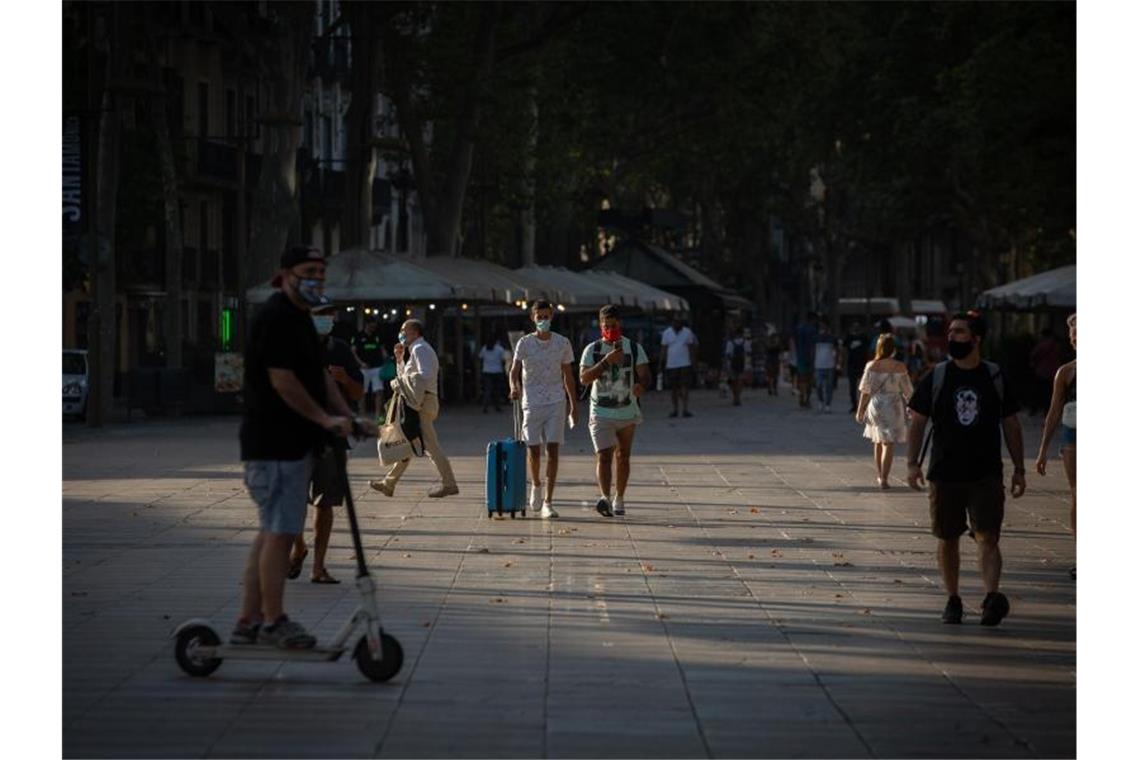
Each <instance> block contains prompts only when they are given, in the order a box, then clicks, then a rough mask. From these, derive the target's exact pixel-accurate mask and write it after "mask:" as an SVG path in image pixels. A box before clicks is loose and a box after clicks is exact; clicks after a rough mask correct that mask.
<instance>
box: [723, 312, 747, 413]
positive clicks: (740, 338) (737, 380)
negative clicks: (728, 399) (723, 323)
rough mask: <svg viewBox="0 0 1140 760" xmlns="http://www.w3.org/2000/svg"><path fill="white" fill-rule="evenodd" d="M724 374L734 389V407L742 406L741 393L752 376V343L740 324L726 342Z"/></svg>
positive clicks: (733, 329)
mask: <svg viewBox="0 0 1140 760" xmlns="http://www.w3.org/2000/svg"><path fill="white" fill-rule="evenodd" d="M724 373H725V376H726V377H727V378H728V385H729V387H730V388H731V389H732V405H733V406H740V404H741V401H740V393H741V391H742V390H743V388H744V384H745V383H746V382H747V381H748V379H749V378H750V377H751V375H752V341H750V340H748V339H747V338H746V337H745V336H744V328H743V327H742V326H741V325H739V324H738V325H736V326H734V327H733V328H732V333H731V335H730V336H729V338H728V339H727V340H726V341H725V342H724Z"/></svg>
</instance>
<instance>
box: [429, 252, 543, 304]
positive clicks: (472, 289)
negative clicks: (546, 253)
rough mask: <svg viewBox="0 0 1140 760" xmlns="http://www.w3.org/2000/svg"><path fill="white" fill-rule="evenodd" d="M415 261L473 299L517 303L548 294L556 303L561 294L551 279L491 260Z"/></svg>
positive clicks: (459, 294)
mask: <svg viewBox="0 0 1140 760" xmlns="http://www.w3.org/2000/svg"><path fill="white" fill-rule="evenodd" d="M416 265H417V266H419V267H422V268H423V269H426V270H428V271H429V272H432V273H433V274H435V275H436V276H438V277H440V278H442V279H444V280H446V281H447V282H448V283H449V284H450V285H451V288H452V290H453V292H454V293H455V297H456V298H464V299H470V300H471V301H482V302H487V301H491V302H496V301H497V302H500V303H516V302H521V301H534V300H537V299H540V298H545V299H547V300H549V301H553V302H555V303H557V302H558V301H559V299H560V296H561V294H560V293H559V292H558V290H557V288H556V287H554V286H553V285H552V284H551V283H548V282H543V281H542V280H537V279H535V278H533V277H530V276H528V275H527V273H526V271H525V270H518V269H507V268H506V267H502V266H499V265H498V264H494V263H492V262H490V261H479V260H476V259H461V258H448V257H443V256H432V257H429V258H426V259H417V260H416Z"/></svg>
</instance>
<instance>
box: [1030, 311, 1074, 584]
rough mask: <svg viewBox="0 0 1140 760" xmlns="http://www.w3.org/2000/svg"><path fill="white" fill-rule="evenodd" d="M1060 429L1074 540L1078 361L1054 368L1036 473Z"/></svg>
mask: <svg viewBox="0 0 1140 760" xmlns="http://www.w3.org/2000/svg"><path fill="white" fill-rule="evenodd" d="M1068 325H1069V343H1071V344H1072V346H1073V350H1074V351H1076V350H1077V315H1076V314H1073V315H1071V316H1070V317H1069V319H1068ZM1058 426H1060V428H1061V461H1062V462H1063V463H1064V465H1065V477H1066V478H1067V479H1068V481H1069V503H1070V507H1069V527H1070V528H1071V529H1072V531H1073V538H1074V539H1075V538H1076V537H1077V360H1076V359H1073V360H1072V361H1071V362H1068V363H1067V364H1064V365H1062V366H1061V367H1058V368H1057V374H1056V376H1055V377H1054V378H1053V393H1052V399H1051V401H1050V404H1049V413H1048V414H1047V415H1046V416H1045V430H1044V431H1043V432H1042V434H1041V447H1040V448H1039V449H1038V450H1037V472H1038V473H1039V474H1041V475H1044V474H1045V466H1046V462H1047V461H1048V460H1049V444H1051V443H1052V442H1053V435H1054V434H1055V433H1056V432H1057V428H1058ZM1069 576H1070V577H1071V578H1072V579H1073V580H1076V579H1077V568H1076V567H1075V566H1074V567H1073V568H1072V569H1071V570H1070V571H1069Z"/></svg>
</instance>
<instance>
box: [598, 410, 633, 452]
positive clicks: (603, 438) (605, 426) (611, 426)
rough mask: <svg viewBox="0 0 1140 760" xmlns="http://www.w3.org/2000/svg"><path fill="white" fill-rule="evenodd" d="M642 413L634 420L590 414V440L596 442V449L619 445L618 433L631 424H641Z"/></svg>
mask: <svg viewBox="0 0 1140 760" xmlns="http://www.w3.org/2000/svg"><path fill="white" fill-rule="evenodd" d="M640 424H641V415H638V416H637V417H635V418H633V419H632V420H611V419H609V418H607V417H600V418H599V417H594V416H593V415H591V416H590V440H591V441H593V442H594V451H595V452H597V451H601V450H602V449H609V448H613V447H614V446H617V442H618V439H617V433H618V431H619V430H624V429H625V428H627V427H629V426H630V425H640Z"/></svg>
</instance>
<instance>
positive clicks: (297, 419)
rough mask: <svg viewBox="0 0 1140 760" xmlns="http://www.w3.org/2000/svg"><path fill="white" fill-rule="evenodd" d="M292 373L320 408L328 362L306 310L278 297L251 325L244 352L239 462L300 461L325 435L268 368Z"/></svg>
mask: <svg viewBox="0 0 1140 760" xmlns="http://www.w3.org/2000/svg"><path fill="white" fill-rule="evenodd" d="M271 367H272V368H274V369H288V370H292V371H293V374H295V375H296V376H297V379H298V380H300V381H301V384H302V385H303V386H305V390H307V391H308V392H309V395H310V396H312V397H313V400H314V401H316V402H317V403H318V404H320V405H321V406H324V405H325V403H326V400H327V397H326V394H325V363H324V353H323V351H322V349H321V343H320V339H319V338H318V337H317V331H316V328H314V327H313V320H312V317H311V316H310V315H309V312H308V311H305V310H303V309H299V308H297V307H296V306H294V305H293V303H292V302H291V301H290V300H289V298H288V297H287V296H286V295H285V294H284V293H276V294H274V295H273V296H272V297H271V298H270V299H269V300H268V301H266V302H265V305H264V306H262V307H261V309H259V310H258V312H257V313H256V314H255V315H254V317H253V323H252V324H251V325H250V330H249V342H248V343H247V344H246V350H245V414H244V416H243V417H242V422H241V434H240V437H241V458H242V461H243V462H244V461H249V460H291V461H295V460H297V459H301V458H302V457H304V456H305V455H306V454H308V453H309V452H310V451H312V450H313V449H314V448H315V447H316V446H317V445H318V444H319V443H320V442H321V441H322V440H324V437H325V435H326V433H325V432H324V431H323V430H321V429H320V428H319V427H318V426H317V425H315V424H314V423H312V422H310V421H309V420H307V419H305V418H304V417H302V416H301V415H299V414H297V413H296V412H294V411H293V410H292V409H290V408H289V406H288V405H287V404H286V403H285V401H284V400H283V399H282V398H281V396H280V395H278V393H277V391H275V390H274V389H273V386H272V385H271V384H270V382H269V369H270V368H271Z"/></svg>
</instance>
